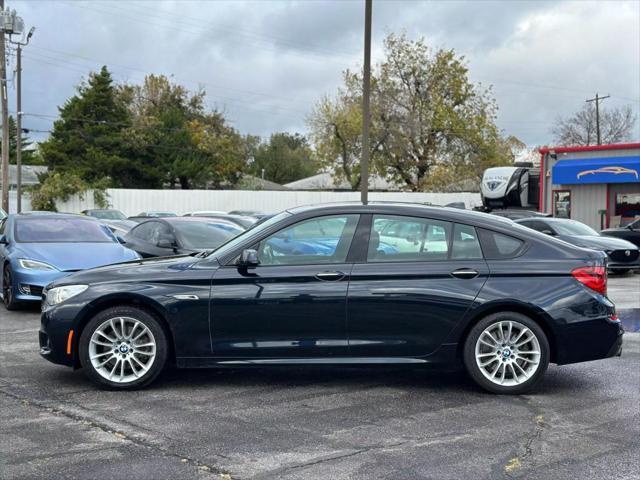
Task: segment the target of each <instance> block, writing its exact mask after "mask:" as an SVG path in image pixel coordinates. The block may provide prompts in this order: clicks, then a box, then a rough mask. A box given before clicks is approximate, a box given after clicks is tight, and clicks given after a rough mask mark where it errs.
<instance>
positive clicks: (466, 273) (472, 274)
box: [451, 268, 479, 279]
mask: <svg viewBox="0 0 640 480" xmlns="http://www.w3.org/2000/svg"><path fill="white" fill-rule="evenodd" d="M451 275H453V276H454V277H456V278H464V279H471V278H476V277H477V276H478V275H479V273H478V271H477V270H474V269H472V268H459V269H458V270H454V271H453V272H451Z"/></svg>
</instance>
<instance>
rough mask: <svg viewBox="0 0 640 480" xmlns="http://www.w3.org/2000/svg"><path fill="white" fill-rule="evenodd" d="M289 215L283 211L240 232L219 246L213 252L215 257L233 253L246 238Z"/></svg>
mask: <svg viewBox="0 0 640 480" xmlns="http://www.w3.org/2000/svg"><path fill="white" fill-rule="evenodd" d="M290 215H291V214H290V213H289V212H287V211H284V212H281V213H279V214H277V215H274V216H273V217H271V218H269V219H268V220H265V221H264V222H262V223H256V224H255V225H253V226H252V227H251V228H249V230H245V231H244V232H242V233H241V234H240V235H238V236H237V237H235V238H233V239H231V240H230V241H228V242H227V243H225V244H223V245H221V246H220V247H219V248H218V249H217V250H216V251H215V254H216V256H219V257H223V256H225V255H227V254H228V253H230V252H231V251H233V250H234V249H235V248H236V247H237V246H238V245H240V244H241V243H242V242H244V241H245V240H246V239H247V238H249V237H253V236H254V235H258V234H259V233H260V232H262V231H263V230H266V229H267V228H269V227H271V225H273V224H275V223H278V222H279V221H280V220H282V219H283V218H286V217H288V216H290Z"/></svg>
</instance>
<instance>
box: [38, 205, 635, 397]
mask: <svg viewBox="0 0 640 480" xmlns="http://www.w3.org/2000/svg"><path fill="white" fill-rule="evenodd" d="M171 221H175V220H171ZM388 221H396V222H397V221H404V222H407V223H409V224H414V223H416V222H420V223H422V224H423V225H424V226H425V228H423V229H422V230H421V232H422V233H421V237H420V238H419V239H418V243H417V244H415V245H414V248H413V250H411V251H409V250H408V249H407V250H406V251H402V252H400V251H398V252H394V253H388V252H386V253H383V252H382V251H381V250H380V249H379V241H380V228H383V226H384V225H386V223H387V222H388ZM308 224H311V225H312V227H311V228H308ZM431 226H436V227H437V228H438V229H440V228H442V229H443V230H444V232H445V233H444V235H445V238H447V240H448V242H447V246H448V247H447V251H446V253H444V252H442V251H440V246H439V243H438V247H437V248H436V249H434V250H433V251H432V250H431V248H430V246H431V242H430V241H429V239H428V238H427V237H426V235H427V232H428V231H429V227H431ZM320 227H322V230H324V231H325V234H323V237H324V238H325V239H326V240H328V241H327V242H325V245H331V246H330V247H328V248H326V249H322V250H315V251H313V252H294V251H291V252H290V253H288V254H286V255H281V256H279V257H278V258H275V257H274V256H272V255H270V254H269V248H268V246H269V245H270V243H271V242H272V240H273V239H274V238H287V237H290V236H291V235H290V233H289V232H290V231H291V230H294V231H297V232H304V231H308V232H309V235H310V238H309V240H310V241H312V242H314V243H315V242H317V241H318V240H322V238H320V239H319V238H318V237H317V231H318V229H319V228H320ZM325 227H326V228H325ZM337 232H339V238H338V241H337V243H335V244H334V243H333V240H332V239H333V238H334V237H335V235H336V233H337ZM297 240H298V241H303V240H304V238H303V237H302V235H299V236H298V238H297ZM329 240H330V241H329ZM434 241H435V242H440V239H434ZM605 261H606V257H605V255H604V254H603V253H601V252H597V251H594V250H588V249H584V248H579V247H576V246H574V245H571V244H569V243H566V242H563V241H560V240H557V239H555V238H551V237H548V236H546V235H543V234H541V233H538V232H536V231H534V230H531V229H528V228H525V227H523V226H519V225H517V224H514V223H513V222H511V221H510V220H506V219H502V218H500V217H495V216H492V215H487V214H483V213H477V212H469V211H464V210H456V209H445V208H430V207H424V206H419V205H407V204H404V205H401V204H376V203H370V204H368V205H361V204H354V203H347V204H331V205H325V206H316V207H299V208H294V209H292V210H289V211H286V212H283V213H280V214H278V215H276V216H274V217H273V218H271V219H269V220H267V221H265V222H264V223H262V224H260V225H258V226H256V227H254V228H252V229H249V230H247V231H246V232H244V233H243V234H241V235H239V236H237V237H235V238H234V239H233V240H231V241H229V242H227V243H226V244H224V245H222V246H221V247H219V248H218V249H216V250H214V251H213V252H210V253H208V254H202V255H196V256H181V257H175V258H167V259H162V260H147V261H143V262H141V263H137V264H132V265H120V266H115V267H105V268H100V269H97V270H92V271H88V272H81V273H77V274H74V275H72V276H70V277H67V278H65V279H63V280H60V281H57V282H54V283H53V284H52V285H50V286H49V287H48V288H47V291H46V300H45V302H44V304H43V313H42V322H41V331H40V346H41V350H40V352H41V355H42V356H43V357H44V358H46V359H48V360H50V361H52V362H54V363H59V364H63V365H68V366H72V367H83V370H84V372H85V373H86V375H87V376H88V377H89V378H90V379H91V380H93V381H95V382H96V383H98V384H100V385H102V386H107V387H109V388H112V389H116V390H124V389H133V388H139V387H143V386H145V385H148V384H149V383H151V382H152V381H153V380H154V379H155V378H156V377H157V376H158V374H159V373H160V371H161V370H162V369H163V367H164V365H165V363H166V362H167V361H172V362H175V364H176V365H177V366H178V367H218V366H259V367H265V366H269V365H279V366H284V365H325V366H326V365H351V366H353V365H369V366H371V365H384V366H389V365H396V366H405V367H411V368H415V367H418V366H422V365H424V366H427V365H428V366H438V365H439V366H441V367H452V366H458V365H461V364H462V365H464V366H465V367H466V369H467V371H468V372H469V375H470V376H471V378H473V379H474V380H475V381H476V382H477V383H478V384H479V385H480V386H482V387H483V388H485V389H487V390H489V391H491V392H496V393H522V392H524V391H527V390H530V389H531V388H533V387H534V386H535V384H536V383H537V382H538V381H539V380H540V379H541V378H542V376H543V375H544V372H545V370H546V368H547V365H548V364H549V362H554V363H557V364H568V363H575V362H582V361H588V360H596V359H602V358H606V357H610V356H614V355H619V354H620V352H621V349H622V334H623V330H622V327H621V326H620V322H619V320H618V319H617V317H616V312H615V307H614V305H613V303H611V301H610V300H609V299H608V298H607V296H606V287H607V275H606V272H605V269H604V264H605Z"/></svg>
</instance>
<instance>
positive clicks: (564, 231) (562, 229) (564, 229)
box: [551, 220, 599, 236]
mask: <svg viewBox="0 0 640 480" xmlns="http://www.w3.org/2000/svg"><path fill="white" fill-rule="evenodd" d="M551 226H552V227H553V228H555V229H556V231H557V232H558V234H559V235H595V236H598V235H599V233H598V232H596V231H595V230H594V229H593V228H591V227H589V226H587V225H585V224H584V223H580V222H576V221H575V220H568V221H566V222H553V223H551Z"/></svg>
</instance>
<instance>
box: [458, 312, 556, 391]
mask: <svg viewBox="0 0 640 480" xmlns="http://www.w3.org/2000/svg"><path fill="white" fill-rule="evenodd" d="M464 363H465V366H466V369H467V371H468V372H469V375H470V376H471V378H473V380H474V381H475V382H476V383H477V384H478V385H480V386H481V387H482V388H484V389H485V390H488V391H490V392H493V393H501V394H520V393H525V392H527V391H529V390H531V389H532V388H533V387H534V386H535V384H536V383H538V381H540V379H541V378H542V376H543V375H544V372H545V371H546V370H547V367H548V365H549V342H548V340H547V337H546V335H545V334H544V331H543V330H542V328H540V326H539V325H538V324H537V323H536V322H535V321H533V320H532V319H531V318H529V317H527V316H526V315H522V314H520V313H516V312H499V313H494V314H491V315H488V316H487V317H485V318H483V319H482V320H480V321H479V322H478V323H477V324H476V325H474V326H473V328H472V329H471V331H470V332H469V335H468V336H467V339H466V341H465V344H464Z"/></svg>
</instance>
